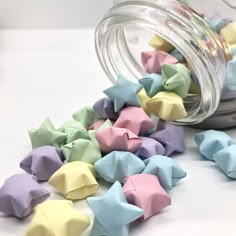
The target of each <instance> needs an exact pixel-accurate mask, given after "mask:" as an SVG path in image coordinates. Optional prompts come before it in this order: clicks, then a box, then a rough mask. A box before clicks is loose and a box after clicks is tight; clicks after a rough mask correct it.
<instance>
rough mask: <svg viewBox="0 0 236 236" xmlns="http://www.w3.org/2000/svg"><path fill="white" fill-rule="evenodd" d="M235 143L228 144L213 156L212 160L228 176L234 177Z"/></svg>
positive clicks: (235, 168)
mask: <svg viewBox="0 0 236 236" xmlns="http://www.w3.org/2000/svg"><path fill="white" fill-rule="evenodd" d="M235 153H236V145H235V144H234V145H230V146H228V147H226V148H224V149H222V150H220V151H219V152H217V153H216V154H214V156H213V158H212V159H213V160H214V161H215V162H216V164H217V165H218V166H219V167H220V169H221V170H222V171H223V172H224V173H225V174H226V175H227V176H228V177H230V178H232V179H236V156H235Z"/></svg>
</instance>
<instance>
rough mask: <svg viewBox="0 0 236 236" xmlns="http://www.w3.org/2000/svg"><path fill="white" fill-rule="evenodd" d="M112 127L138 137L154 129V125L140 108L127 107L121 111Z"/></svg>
mask: <svg viewBox="0 0 236 236" xmlns="http://www.w3.org/2000/svg"><path fill="white" fill-rule="evenodd" d="M113 127H118V128H126V129H129V130H130V131H132V132H133V133H134V134H136V135H139V134H143V133H144V132H146V131H148V130H149V129H152V128H154V127H155V124H154V123H153V121H152V119H151V118H150V117H149V116H148V115H147V114H146V113H145V112H144V110H143V109H142V108H141V107H127V108H124V109H122V110H121V112H120V116H119V118H118V119H117V120H116V122H115V123H114V125H113Z"/></svg>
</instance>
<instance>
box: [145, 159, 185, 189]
mask: <svg viewBox="0 0 236 236" xmlns="http://www.w3.org/2000/svg"><path fill="white" fill-rule="evenodd" d="M144 163H145V165H146V167H145V169H144V170H143V173H144V174H151V175H156V176H157V177H158V179H159V181H160V184H161V186H162V187H163V188H164V189H165V190H166V191H169V190H171V189H172V187H173V186H174V185H175V184H176V183H177V182H178V181H180V180H181V179H182V178H184V177H185V176H186V175H187V174H186V172H185V171H184V170H183V169H182V168H181V167H180V166H179V165H178V164H177V162H175V161H174V160H173V159H171V158H169V157H166V156H160V155H156V156H153V157H150V158H148V159H146V160H144Z"/></svg>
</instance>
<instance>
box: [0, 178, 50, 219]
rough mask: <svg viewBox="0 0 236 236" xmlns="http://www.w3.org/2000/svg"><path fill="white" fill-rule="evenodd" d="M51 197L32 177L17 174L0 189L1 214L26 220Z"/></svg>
mask: <svg viewBox="0 0 236 236" xmlns="http://www.w3.org/2000/svg"><path fill="white" fill-rule="evenodd" d="M49 196H50V193H49V192H48V191H47V190H46V189H44V188H43V187H42V186H41V185H40V184H38V183H37V182H36V180H35V179H34V178H33V177H32V176H31V175H29V174H17V175H14V176H12V177H10V178H8V179H7V180H6V181H5V183H4V185H3V186H2V187H1V189H0V212H4V213H5V214H7V215H9V216H16V217H18V218H25V217H26V216H28V215H29V214H30V213H32V211H33V209H34V207H35V206H36V205H37V204H39V203H42V202H43V201H45V200H46V199H47V198H48V197H49Z"/></svg>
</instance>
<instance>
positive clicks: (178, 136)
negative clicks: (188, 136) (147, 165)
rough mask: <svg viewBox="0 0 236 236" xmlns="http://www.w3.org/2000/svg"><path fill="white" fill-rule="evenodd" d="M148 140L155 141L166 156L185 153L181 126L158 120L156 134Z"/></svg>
mask: <svg viewBox="0 0 236 236" xmlns="http://www.w3.org/2000/svg"><path fill="white" fill-rule="evenodd" d="M149 138H153V139H155V140H157V141H158V142H160V143H161V144H162V145H163V146H164V148H165V155H166V156H170V155H171V154H172V153H174V152H180V153H182V152H184V151H185V142H184V129H183V127H181V126H177V125H172V124H170V123H168V122H165V121H163V120H159V123H158V126H157V130H156V132H155V133H153V134H151V135H150V136H149Z"/></svg>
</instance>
